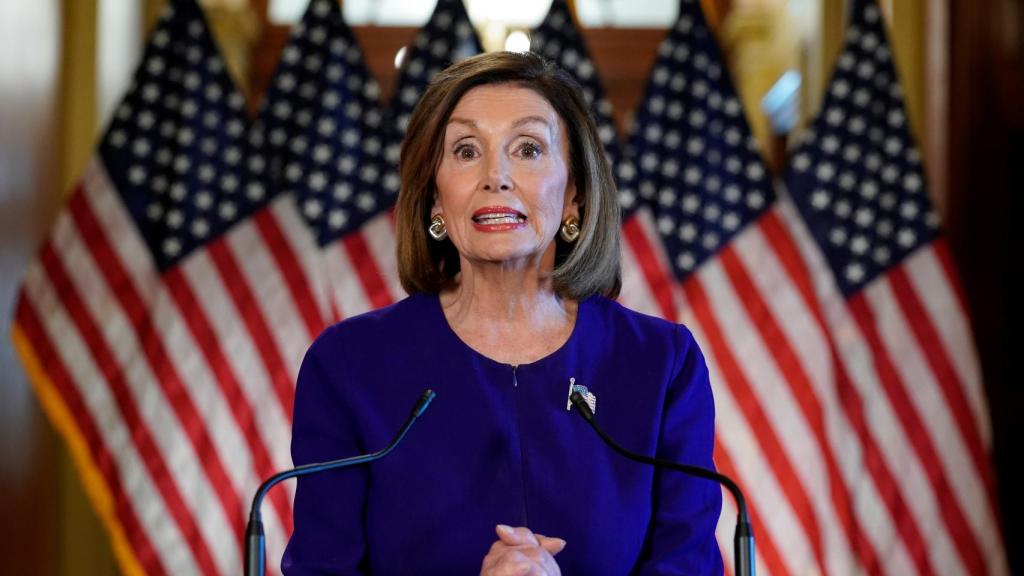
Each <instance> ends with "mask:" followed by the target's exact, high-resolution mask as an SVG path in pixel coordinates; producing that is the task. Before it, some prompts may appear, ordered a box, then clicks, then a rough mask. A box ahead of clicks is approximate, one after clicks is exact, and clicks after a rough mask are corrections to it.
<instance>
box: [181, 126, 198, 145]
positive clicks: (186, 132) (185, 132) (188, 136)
mask: <svg viewBox="0 0 1024 576" xmlns="http://www.w3.org/2000/svg"><path fill="white" fill-rule="evenodd" d="M177 140H178V144H181V145H182V146H188V145H189V144H191V143H192V141H193V140H195V134H194V133H193V132H192V130H190V129H188V128H182V129H181V131H180V132H178V138H177Z"/></svg>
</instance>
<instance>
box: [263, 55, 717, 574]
mask: <svg viewBox="0 0 1024 576" xmlns="http://www.w3.org/2000/svg"><path fill="white" fill-rule="evenodd" d="M580 94H581V90H580V88H579V86H578V85H577V84H576V83H575V82H573V81H572V80H571V79H570V78H569V77H568V76H567V75H566V74H565V73H564V72H562V71H560V70H559V69H557V68H556V67H555V66H553V65H552V64H550V63H548V62H546V61H544V60H543V59H542V58H541V57H539V56H536V55H533V54H513V53H497V54H494V53H492V54H484V55H480V56H477V57H475V58H470V59H468V60H465V61H463V62H461V63H459V64H456V65H454V66H452V67H451V68H449V69H448V70H446V71H444V72H442V73H441V74H439V75H438V76H437V77H436V78H435V80H434V81H433V83H432V84H431V86H430V87H429V88H428V89H427V91H426V93H425V94H424V96H423V98H422V99H421V101H420V103H419V105H418V106H417V108H416V110H415V112H414V113H413V115H412V118H411V120H410V123H409V127H408V131H407V134H408V135H407V137H406V139H405V142H404V143H403V146H402V160H401V178H402V192H401V194H400V197H399V200H398V207H397V229H398V258H399V274H400V277H401V280H402V285H403V287H404V288H405V289H406V290H407V291H408V292H409V294H410V295H411V296H409V297H408V298H406V299H405V300H402V301H401V302H398V303H397V304H395V305H393V306H390V307H388V308H384V309H382V310H377V311H374V312H371V313H368V314H365V315H362V316H358V317H355V318H351V319H348V320H346V321H344V322H342V323H340V324H338V325H336V326H334V327H332V328H330V329H328V330H327V331H326V332H325V333H324V334H323V335H322V336H321V337H320V338H319V339H318V340H317V341H316V342H315V343H314V344H313V346H312V347H311V348H310V350H309V352H308V353H307V356H306V359H305V361H304V362H303V366H302V369H301V372H300V374H299V381H298V388H297V392H296V399H295V418H294V437H293V441H292V452H293V459H294V461H295V464H297V465H298V464H303V463H308V462H314V461H322V460H328V459H333V458H338V457H341V456H345V455H354V454H359V453H364V452H370V451H373V450H376V449H379V448H380V447H382V446H384V445H385V444H386V443H387V442H388V441H389V440H390V438H391V436H392V434H394V432H395V430H396V429H397V428H398V426H399V425H400V424H401V423H402V422H403V421H404V419H405V417H406V415H407V414H408V410H409V407H410V406H411V404H412V402H413V401H414V399H415V398H416V397H417V396H418V395H419V394H420V392H421V391H422V390H423V389H424V388H427V387H430V388H433V389H434V390H436V391H437V400H436V401H435V402H434V403H433V405H432V406H431V408H430V410H429V411H428V412H427V413H426V414H425V415H424V416H423V417H422V418H421V419H420V421H419V422H418V423H417V424H416V427H415V428H414V429H413V430H412V431H411V432H410V434H409V436H408V437H407V438H406V439H405V441H404V442H403V444H402V445H401V446H399V447H398V449H396V451H395V452H394V453H392V454H391V455H390V456H388V457H387V458H385V459H384V460H381V461H379V462H377V463H374V464H373V465H371V466H369V467H365V468H362V469H350V470H342V471H338V472H336V473H333V474H325V475H321V476H315V477H308V478H306V479H303V480H301V481H300V482H299V486H298V489H297V492H296V499H295V532H294V534H293V536H292V539H291V541H290V543H289V545H288V549H287V551H286V553H285V558H284V562H283V567H284V570H285V572H286V573H288V574H314V573H315V574H320V573H338V574H350V573H375V574H473V573H478V572H479V573H482V574H489V575H490V574H559V573H560V571H561V572H565V573H566V574H626V573H631V572H634V573H643V574H655V573H657V574H709V573H710V574H720V573H721V572H722V564H721V557H720V554H719V551H718V548H717V545H716V543H715V540H714V528H715V524H716V522H717V519H718V515H719V511H720V505H721V500H720V499H721V493H720V491H719V488H718V487H717V486H716V485H714V484H712V483H710V482H706V481H702V480H696V479H691V478H689V477H686V476H683V475H680V474H676V473H672V472H661V471H657V470H654V469H652V468H650V467H647V466H643V465H640V464H636V463H634V462H631V461H628V460H625V459H623V458H622V457H620V456H618V455H617V454H614V453H612V452H611V451H610V450H609V449H608V448H607V447H606V446H604V445H603V444H602V443H601V441H600V439H599V438H598V437H597V435H596V434H595V433H594V431H593V430H591V429H590V428H589V427H588V426H587V424H586V423H585V422H584V421H583V420H582V419H581V418H580V417H579V416H578V415H575V414H572V412H571V411H570V410H569V409H568V408H567V397H568V393H569V391H571V389H572V387H573V386H585V387H586V389H587V390H588V391H589V392H590V393H591V394H592V395H593V398H594V399H595V400H596V408H597V410H596V414H597V419H598V420H599V421H600V422H601V424H602V425H603V426H604V427H605V428H606V430H607V431H608V432H609V433H610V434H611V435H612V436H614V437H616V438H617V439H619V440H620V442H621V443H622V444H624V445H625V446H627V447H630V448H631V449H633V450H636V451H639V452H643V453H648V454H655V453H656V454H657V455H659V456H662V457H665V458H670V459H674V460H678V461H683V462H687V463H692V464H698V465H702V466H708V467H711V466H712V465H713V464H712V461H711V452H712V445H713V428H714V425H713V420H714V405H713V400H712V397H711V390H710V386H709V384H708V375H707V369H706V367H705V364H704V360H703V357H702V356H701V353H700V350H699V349H698V348H697V345H696V343H695V342H694V341H693V337H692V336H691V335H690V333H689V331H688V330H686V328H684V327H682V326H678V325H674V324H670V323H668V322H665V321H662V320H658V319H655V318H650V317H647V316H643V315H641V314H638V313H635V312H632V311H629V310H627V309H625V308H623V307H622V306H620V305H618V304H616V303H615V302H613V301H612V300H610V298H614V297H615V296H616V295H617V293H618V290H619V284H620V276H619V244H618V242H619V235H618V229H619V213H618V208H617V204H616V198H615V186H614V183H613V181H612V176H611V170H610V168H609V166H608V164H607V161H606V160H605V157H604V154H603V151H602V147H601V143H600V140H599V139H598V136H597V131H596V128H595V126H594V122H593V120H592V119H591V118H590V116H589V114H588V112H587V108H586V104H585V102H584V101H583V99H582V98H581V96H580ZM542 534H543V535H542ZM563 548H564V550H563Z"/></svg>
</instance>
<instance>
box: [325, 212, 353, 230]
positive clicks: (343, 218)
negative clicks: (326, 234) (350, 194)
mask: <svg viewBox="0 0 1024 576" xmlns="http://www.w3.org/2000/svg"><path fill="white" fill-rule="evenodd" d="M346 222H348V213H347V212H345V211H344V210H342V209H340V208H334V209H332V210H331V211H330V212H328V213H327V225H328V226H330V227H331V229H332V230H339V229H341V228H342V227H344V226H345V223H346Z"/></svg>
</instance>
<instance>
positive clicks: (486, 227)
mask: <svg viewBox="0 0 1024 576" xmlns="http://www.w3.org/2000/svg"><path fill="white" fill-rule="evenodd" d="M525 227H526V221H525V220H524V221H521V222H514V223H507V222H506V223H502V224H486V223H481V222H477V221H475V220H474V221H473V228H476V229H477V230H479V231H480V232H507V231H509V230H518V229H519V228H525Z"/></svg>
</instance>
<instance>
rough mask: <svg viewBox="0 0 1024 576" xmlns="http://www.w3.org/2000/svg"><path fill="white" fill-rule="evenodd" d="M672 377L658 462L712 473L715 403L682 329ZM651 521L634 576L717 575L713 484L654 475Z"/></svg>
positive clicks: (717, 496) (717, 501) (700, 358)
mask: <svg viewBox="0 0 1024 576" xmlns="http://www.w3.org/2000/svg"><path fill="white" fill-rule="evenodd" d="M676 342H677V348H676V349H677V350H679V355H678V356H677V357H678V360H677V367H676V370H678V372H677V373H676V376H675V378H674V380H673V381H672V383H671V386H670V388H669V389H668V391H667V394H666V399H665V406H664V414H663V416H662V422H661V430H660V435H659V440H658V449H657V455H658V457H660V458H665V459H668V460H674V461H676V462H682V463H684V464H695V465H698V466H703V467H706V468H712V469H713V468H714V461H713V460H712V452H713V450H714V443H715V440H714V434H715V403H714V399H713V397H712V394H711V383H710V380H709V379H708V369H707V365H706V364H705V361H704V355H703V354H702V353H701V351H700V348H699V347H698V346H697V343H696V341H695V340H694V339H693V335H692V334H691V333H690V331H689V330H687V329H686V328H685V327H683V326H679V327H678V328H677V330H676ZM652 500H653V516H652V519H651V526H650V529H649V530H648V535H647V539H646V542H645V550H644V553H643V554H642V555H641V561H640V563H639V565H638V566H637V570H636V573H637V574H644V575H654V574H658V575H669V574H673V575H674V574H680V575H681V574H688V575H690V574H700V575H704V574H715V575H720V574H722V571H723V568H722V555H721V551H720V550H719V548H718V543H717V541H716V540H715V527H716V525H717V524H718V517H719V515H720V514H721V510H722V491H721V488H720V487H719V485H718V484H717V483H715V482H713V481H710V480H705V479H702V478H696V477H692V476H689V475H686V474H683V473H681V472H677V471H675V470H664V469H658V470H657V471H656V472H655V475H654V492H653V495H652Z"/></svg>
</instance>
